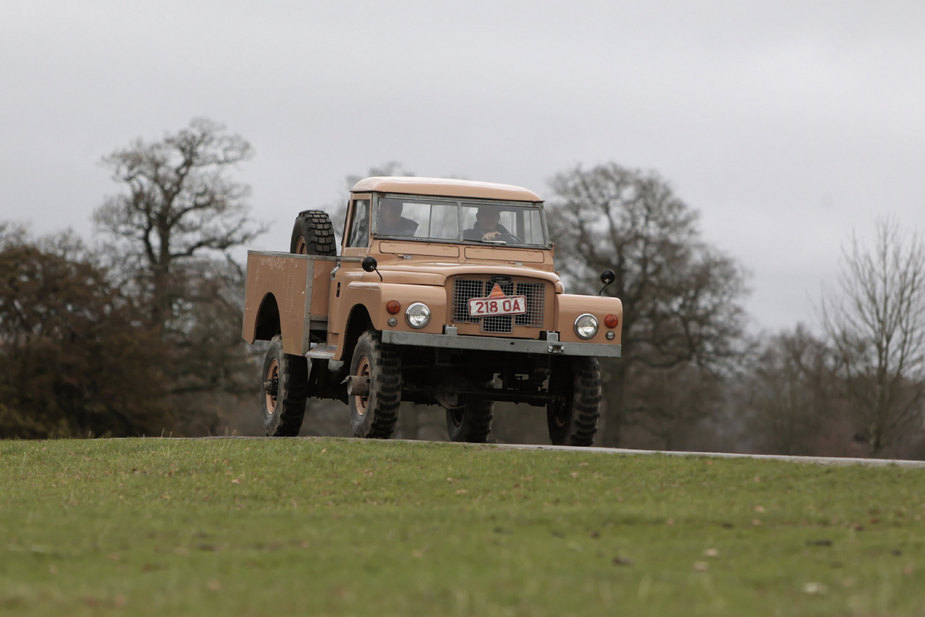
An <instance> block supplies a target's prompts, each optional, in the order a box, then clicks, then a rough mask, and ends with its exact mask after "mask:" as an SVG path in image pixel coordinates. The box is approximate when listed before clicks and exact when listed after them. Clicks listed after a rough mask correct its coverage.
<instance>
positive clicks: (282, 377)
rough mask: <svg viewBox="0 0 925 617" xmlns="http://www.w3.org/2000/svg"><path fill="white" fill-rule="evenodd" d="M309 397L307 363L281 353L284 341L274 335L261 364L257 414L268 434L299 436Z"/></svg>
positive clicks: (301, 359) (304, 360)
mask: <svg viewBox="0 0 925 617" xmlns="http://www.w3.org/2000/svg"><path fill="white" fill-rule="evenodd" d="M307 398H308V362H307V361H306V359H305V358H303V357H302V356H293V355H291V354H287V353H285V352H284V351H283V341H282V339H281V338H280V335H278V334H277V335H276V336H274V337H273V339H272V340H271V341H270V347H269V348H268V349H267V356H266V358H265V359H264V361H263V393H262V396H261V397H260V411H261V415H262V416H263V427H264V429H265V430H266V432H267V435H270V436H272V437H283V436H292V435H298V434H299V429H301V428H302V419H303V418H304V417H305V401H306V399H307Z"/></svg>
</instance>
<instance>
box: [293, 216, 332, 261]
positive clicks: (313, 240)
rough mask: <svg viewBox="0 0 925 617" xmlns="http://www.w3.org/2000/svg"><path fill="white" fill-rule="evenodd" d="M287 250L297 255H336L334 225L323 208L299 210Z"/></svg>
mask: <svg viewBox="0 0 925 617" xmlns="http://www.w3.org/2000/svg"><path fill="white" fill-rule="evenodd" d="M289 252H290V253H297V254H299V255H329V256H333V255H337V247H336V246H335V245H334V226H333V225H331V219H330V217H328V213H327V212H325V211H324V210H305V211H303V212H299V216H297V217H296V218H295V225H293V227H292V241H291V242H290V243H289Z"/></svg>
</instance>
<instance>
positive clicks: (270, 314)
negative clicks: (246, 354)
mask: <svg viewBox="0 0 925 617" xmlns="http://www.w3.org/2000/svg"><path fill="white" fill-rule="evenodd" d="M254 323H255V327H254V338H255V339H257V340H261V341H269V340H270V339H272V338H273V337H274V336H276V335H277V334H282V328H281V327H280V319H279V305H278V304H277V302H276V297H275V296H274V295H273V294H272V293H268V294H266V295H265V296H264V297H263V299H262V300H261V301H260V308H259V309H257V318H256V319H255V321H254Z"/></svg>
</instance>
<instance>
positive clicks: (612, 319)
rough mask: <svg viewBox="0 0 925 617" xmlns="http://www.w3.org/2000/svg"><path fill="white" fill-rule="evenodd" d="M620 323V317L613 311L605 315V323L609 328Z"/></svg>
mask: <svg viewBox="0 0 925 617" xmlns="http://www.w3.org/2000/svg"><path fill="white" fill-rule="evenodd" d="M619 323H620V318H619V317H617V316H616V315H614V314H613V313H608V314H607V315H606V316H604V325H605V326H607V327H608V328H616V327H617V324H619Z"/></svg>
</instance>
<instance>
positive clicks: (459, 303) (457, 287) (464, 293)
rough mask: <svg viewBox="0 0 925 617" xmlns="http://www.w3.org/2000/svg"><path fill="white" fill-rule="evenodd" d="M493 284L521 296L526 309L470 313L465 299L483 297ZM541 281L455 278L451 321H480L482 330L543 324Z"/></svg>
mask: <svg viewBox="0 0 925 617" xmlns="http://www.w3.org/2000/svg"><path fill="white" fill-rule="evenodd" d="M495 284H498V285H499V286H500V287H501V291H503V292H504V295H506V296H525V297H526V298H527V312H526V313H524V314H523V315H492V316H489V317H470V316H469V299H470V298H485V297H487V296H488V294H489V293H491V290H492V289H493V288H494V286H495ZM544 290H545V284H544V283H541V282H527V281H514V280H513V279H511V278H510V277H506V276H505V277H499V276H493V277H487V278H478V279H475V278H458V279H456V280H455V282H454V284H453V321H454V322H457V323H481V330H482V332H494V333H510V332H511V331H512V330H513V327H514V326H528V327H529V326H532V327H540V326H542V325H543V308H544V306H545V298H544Z"/></svg>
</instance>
